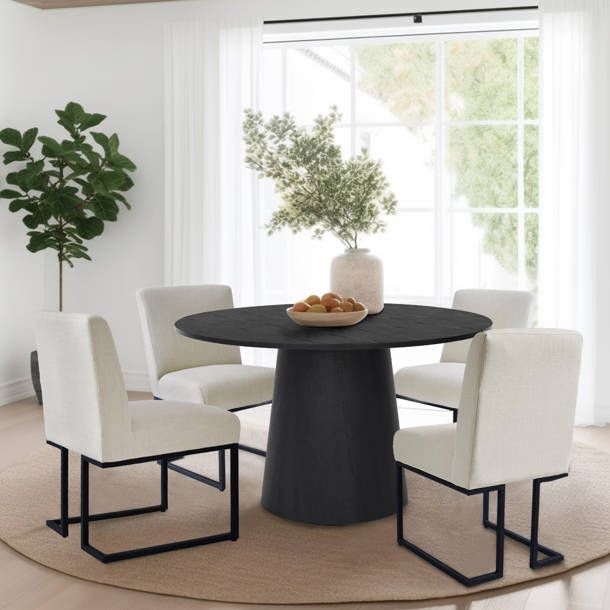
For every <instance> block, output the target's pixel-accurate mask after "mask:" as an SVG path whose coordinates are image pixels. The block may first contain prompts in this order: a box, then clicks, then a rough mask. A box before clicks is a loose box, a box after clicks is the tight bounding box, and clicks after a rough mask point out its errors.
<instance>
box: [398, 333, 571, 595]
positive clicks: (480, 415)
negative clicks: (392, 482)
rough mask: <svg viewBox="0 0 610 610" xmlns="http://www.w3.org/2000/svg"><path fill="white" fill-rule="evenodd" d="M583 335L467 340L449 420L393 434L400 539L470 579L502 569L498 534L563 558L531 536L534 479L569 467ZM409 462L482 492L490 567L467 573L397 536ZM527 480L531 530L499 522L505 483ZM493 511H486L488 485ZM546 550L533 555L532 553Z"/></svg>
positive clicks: (535, 513) (534, 559) (535, 515)
mask: <svg viewBox="0 0 610 610" xmlns="http://www.w3.org/2000/svg"><path fill="white" fill-rule="evenodd" d="M581 348H582V338H581V336H580V335H579V334H578V333H575V332H573V331H569V330H557V329H529V330H525V329H523V330H512V329H511V330H491V331H487V332H483V333H479V334H478V335H476V336H475V337H474V339H473V340H472V345H471V347H470V353H469V355H468V362H467V364H466V374H465V377H464V385H463V387H462V395H461V398H460V404H459V407H460V418H459V420H458V422H457V424H446V425H437V426H421V427H417V428H406V429H402V430H399V431H398V432H396V434H395V436H394V458H395V460H396V472H397V481H398V487H397V489H398V520H397V528H398V531H397V537H398V543H399V544H401V545H403V546H405V547H407V548H408V549H410V550H411V551H413V552H415V553H416V554H417V555H419V556H420V557H422V558H423V559H425V560H426V561H428V562H430V563H432V565H434V566H436V567H437V568H440V569H441V570H442V571H444V572H445V573H447V574H449V575H450V576H452V577H453V578H455V579H457V580H459V581H460V582H461V583H463V584H465V585H467V586H470V585H475V584H480V583H482V582H486V581H489V580H494V579H496V578H501V577H502V575H503V557H504V536H505V535H506V536H509V537H510V538H512V539H514V540H516V541H517V542H520V543H522V544H526V545H528V546H529V547H530V567H531V568H537V567H540V566H544V565H549V564H551V563H556V562H558V561H561V560H562V559H563V555H561V553H558V552H557V551H554V550H552V549H549V548H548V547H545V546H542V545H541V544H539V542H538V521H539V507H540V485H541V483H543V482H545V481H553V480H555V479H558V478H561V477H565V476H567V473H568V466H569V458H570V448H571V445H572V429H573V425H574V410H575V406H576V394H577V388H578V376H579V371H580V355H581ZM403 469H407V470H409V471H412V472H414V473H417V474H419V475H422V476H424V477H426V478H428V479H432V480H433V481H436V482H437V483H441V484H443V485H446V486H448V487H450V488H452V489H455V490H457V491H459V492H461V493H464V494H466V495H473V494H483V525H484V526H485V527H489V528H493V529H495V530H496V569H495V571H494V572H489V573H487V574H482V575H479V576H474V577H468V576H465V575H464V574H462V573H461V572H458V571H457V570H455V569H453V568H451V567H450V566H448V565H447V564H445V563H443V562H442V561H440V560H439V559H437V558H435V557H433V556H432V555H431V554H429V553H428V552H426V551H424V550H423V549H421V548H420V547H418V546H416V545H415V544H413V543H412V542H410V541H408V540H406V539H405V537H404V534H403V515H402V513H403V498H402V491H403V490H402V475H403ZM526 480H533V492H532V518H531V534H530V538H529V539H527V538H525V537H524V536H522V535H520V534H517V533H515V532H513V531H511V530H508V529H506V528H505V527H504V494H505V484H506V483H511V482H514V481H526ZM493 491H495V492H497V518H496V522H495V523H493V522H491V521H490V520H489V515H488V513H489V494H490V493H491V492H493ZM539 552H542V553H543V554H544V555H546V557H545V558H544V559H540V560H539V559H538V553H539Z"/></svg>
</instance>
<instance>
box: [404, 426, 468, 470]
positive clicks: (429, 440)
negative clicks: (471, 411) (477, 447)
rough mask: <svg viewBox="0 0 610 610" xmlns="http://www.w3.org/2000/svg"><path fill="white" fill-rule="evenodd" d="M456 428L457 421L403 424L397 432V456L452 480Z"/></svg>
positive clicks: (419, 467)
mask: <svg viewBox="0 0 610 610" xmlns="http://www.w3.org/2000/svg"><path fill="white" fill-rule="evenodd" d="M456 430H457V424H443V425H438V426H418V427H416V428H402V429H401V430H398V432H396V434H395V435H394V459H395V460H396V461H397V462H402V463H403V464H407V465H408V466H413V467H414V468H418V469H419V470H423V471H424V472H427V473H428V474H432V475H434V476H436V477H440V478H441V479H444V480H445V481H450V482H451V479H452V478H453V456H454V453H455V435H456Z"/></svg>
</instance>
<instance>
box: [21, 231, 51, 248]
mask: <svg viewBox="0 0 610 610" xmlns="http://www.w3.org/2000/svg"><path fill="white" fill-rule="evenodd" d="M28 235H29V237H30V243H29V244H28V245H27V246H26V248H27V249H28V250H29V251H30V252H39V251H40V250H44V249H45V248H52V247H53V245H54V239H53V237H52V236H50V235H49V234H48V233H40V232H39V231H30V232H28Z"/></svg>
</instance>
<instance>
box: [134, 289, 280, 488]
mask: <svg viewBox="0 0 610 610" xmlns="http://www.w3.org/2000/svg"><path fill="white" fill-rule="evenodd" d="M137 302H138V309H139V312H140V321H141V323H142V333H143V336H144V346H145V349H146V361H147V365H148V375H149V378H150V385H151V388H152V392H153V394H154V396H155V398H158V399H162V400H181V401H187V402H196V403H200V404H203V405H208V404H211V405H214V406H216V407H220V408H223V409H227V410H228V411H240V410H242V409H250V408H252V407H258V406H261V405H265V404H268V403H270V402H271V398H272V396H273V381H274V376H275V371H274V369H272V368H270V367H264V366H248V365H244V364H242V363H241V354H240V350H239V347H236V346H232V345H220V344H215V343H208V342H205V341H196V340H194V339H189V338H187V337H183V336H182V335H179V334H178V333H177V332H176V329H175V327H174V324H175V322H176V320H178V319H180V318H182V317H184V316H188V315H190V314H194V313H200V312H205V311H213V310H218V309H230V308H231V307H233V296H232V293H231V288H230V287H229V286H223V285H212V284H208V285H202V286H163V287H155V288H145V289H143V290H140V291H138V293H137ZM240 449H243V450H245V451H250V452H252V453H256V454H258V455H262V456H264V455H265V451H263V450H261V449H257V448H254V447H248V446H246V445H240ZM223 455H224V454H223V453H222V452H221V453H220V454H219V479H218V481H214V480H213V479H211V478H208V477H206V476H204V475H200V474H197V473H194V472H192V471H190V470H187V469H185V468H182V467H180V466H178V465H176V464H170V469H172V470H175V471H177V472H180V473H182V474H185V475H187V476H190V477H191V478H195V479H196V480H199V481H202V482H204V483H207V484H209V485H212V486H214V487H217V488H219V489H220V490H223V489H224V485H225V484H224V462H223V459H224V458H223Z"/></svg>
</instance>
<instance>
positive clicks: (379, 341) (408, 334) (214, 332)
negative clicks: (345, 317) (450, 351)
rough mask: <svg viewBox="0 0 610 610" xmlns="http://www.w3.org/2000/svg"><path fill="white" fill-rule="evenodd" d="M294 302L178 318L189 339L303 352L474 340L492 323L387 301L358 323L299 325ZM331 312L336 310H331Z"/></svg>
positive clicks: (472, 315) (465, 313) (179, 328)
mask: <svg viewBox="0 0 610 610" xmlns="http://www.w3.org/2000/svg"><path fill="white" fill-rule="evenodd" d="M287 307H290V305H264V306H261V307H236V308H234V309H221V310H218V311H209V312H205V313H197V314H193V315H191V316H186V317H185V318H181V319H180V320H178V321H177V322H176V329H177V331H178V332H179V333H180V334H181V335H184V336H186V337H190V338H192V339H200V340H202V341H210V342H212V343H223V344H226V345H242V346H246V347H269V348H279V349H299V350H356V349H384V348H390V347H412V346H416V345H431V344H434V343H448V342H451V341H460V340H462V339H470V338H471V337H473V336H474V335H475V334H476V333H478V332H480V331H482V330H486V329H488V328H489V327H490V326H491V324H492V321H491V320H490V319H489V318H487V317H485V316H481V315H479V314H475V313H472V312H469V311H460V310H458V309H446V308H443V307H428V306H423V305H399V304H394V303H386V305H385V308H384V310H383V311H382V312H381V313H378V314H376V315H372V316H367V317H366V318H365V319H364V320H363V321H362V322H360V323H359V324H356V325H355V326H345V327H340V328H315V327H310V326H299V325H297V324H295V323H294V322H293V321H292V320H291V319H290V318H289V317H288V316H287V315H286V308H287ZM329 315H332V314H329Z"/></svg>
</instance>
